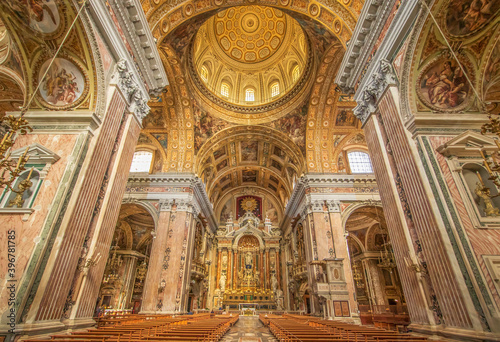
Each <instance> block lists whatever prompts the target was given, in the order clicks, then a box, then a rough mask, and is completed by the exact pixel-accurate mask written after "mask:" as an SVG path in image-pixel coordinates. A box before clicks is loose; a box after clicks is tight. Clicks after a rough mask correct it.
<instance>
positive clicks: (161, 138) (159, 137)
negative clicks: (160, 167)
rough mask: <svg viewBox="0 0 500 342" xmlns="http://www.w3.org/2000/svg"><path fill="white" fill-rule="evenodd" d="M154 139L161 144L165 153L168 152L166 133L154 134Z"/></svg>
mask: <svg viewBox="0 0 500 342" xmlns="http://www.w3.org/2000/svg"><path fill="white" fill-rule="evenodd" d="M153 137H155V139H156V140H158V142H159V143H160V145H161V147H163V150H164V151H165V153H167V151H168V136H167V134H166V133H154V134H153Z"/></svg>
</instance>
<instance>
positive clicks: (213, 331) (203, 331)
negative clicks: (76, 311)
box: [29, 313, 238, 342]
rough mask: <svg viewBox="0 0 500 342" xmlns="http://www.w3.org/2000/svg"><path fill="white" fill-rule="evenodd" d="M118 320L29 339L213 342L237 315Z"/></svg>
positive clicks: (47, 341) (55, 341)
mask: <svg viewBox="0 0 500 342" xmlns="http://www.w3.org/2000/svg"><path fill="white" fill-rule="evenodd" d="M119 321H120V324H114V325H112V324H107V325H105V326H100V327H98V328H96V329H88V330H86V331H76V332H72V333H71V334H65V335H52V336H50V338H49V339H36V340H29V342H147V341H151V342H153V341H154V342H161V341H165V342H185V341H206V342H216V341H219V340H220V339H221V338H222V336H224V334H225V333H226V332H227V331H228V330H229V329H230V328H231V326H232V325H234V324H235V323H236V322H237V321H238V315H213V314H212V315H211V314H209V313H207V314H199V315H183V316H176V317H173V316H165V315H162V316H158V315H155V316H143V317H142V320H140V318H139V317H133V318H131V317H129V318H124V319H123V320H119ZM117 322H118V320H117Z"/></svg>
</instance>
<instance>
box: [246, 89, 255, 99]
mask: <svg viewBox="0 0 500 342" xmlns="http://www.w3.org/2000/svg"><path fill="white" fill-rule="evenodd" d="M245 101H248V102H251V101H255V91H254V90H253V89H252V88H248V89H247V90H245Z"/></svg>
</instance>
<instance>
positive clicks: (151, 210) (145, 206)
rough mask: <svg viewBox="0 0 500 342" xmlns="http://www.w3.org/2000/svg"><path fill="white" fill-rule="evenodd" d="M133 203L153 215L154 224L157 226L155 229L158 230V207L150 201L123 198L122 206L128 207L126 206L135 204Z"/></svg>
mask: <svg viewBox="0 0 500 342" xmlns="http://www.w3.org/2000/svg"><path fill="white" fill-rule="evenodd" d="M133 205H135V206H137V207H140V208H142V209H144V210H146V211H147V212H148V213H149V214H150V215H151V217H152V218H153V222H154V226H155V227H154V229H155V231H156V230H157V229H158V220H159V215H158V209H156V208H155V207H154V205H153V204H152V203H150V202H146V201H141V200H134V199H127V198H123V200H122V208H123V207H126V206H133ZM122 208H120V211H121V210H122ZM120 218H121V215H120V216H119V219H120Z"/></svg>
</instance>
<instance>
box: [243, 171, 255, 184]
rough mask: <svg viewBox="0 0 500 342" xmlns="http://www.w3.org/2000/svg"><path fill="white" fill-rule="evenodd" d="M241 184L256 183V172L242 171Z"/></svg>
mask: <svg viewBox="0 0 500 342" xmlns="http://www.w3.org/2000/svg"><path fill="white" fill-rule="evenodd" d="M241 180H242V182H257V170H244V171H243V172H242V173H241Z"/></svg>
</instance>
